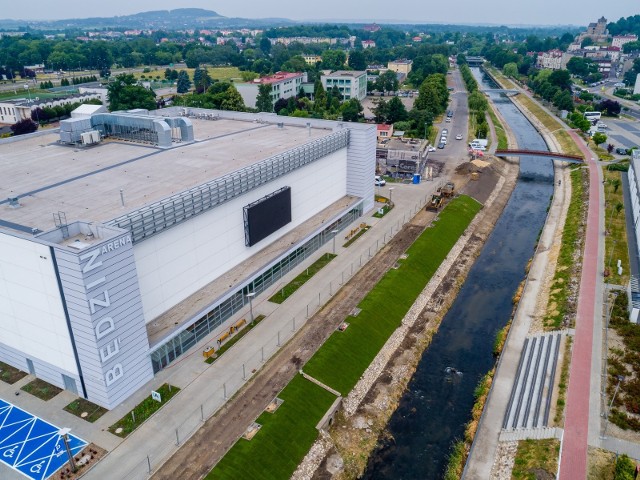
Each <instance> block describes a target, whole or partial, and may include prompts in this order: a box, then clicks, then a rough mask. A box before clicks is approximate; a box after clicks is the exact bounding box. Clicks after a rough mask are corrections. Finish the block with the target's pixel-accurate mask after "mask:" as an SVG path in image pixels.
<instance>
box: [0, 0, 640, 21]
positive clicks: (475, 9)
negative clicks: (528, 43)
mask: <svg viewBox="0 0 640 480" xmlns="http://www.w3.org/2000/svg"><path fill="white" fill-rule="evenodd" d="M2 3H3V4H4V5H2V13H1V15H2V17H3V18H10V19H23V20H49V19H62V18H87V17H111V16H117V15H129V14H132V13H139V12H144V11H149V10H172V9H175V8H184V7H193V8H205V9H207V10H214V11H216V12H217V13H218V14H220V15H223V16H225V17H242V18H266V17H271V18H273V17H279V18H288V19H291V20H311V21H321V20H327V19H329V20H331V21H340V20H344V21H347V20H349V21H358V22H360V21H362V22H370V21H376V22H379V23H384V22H387V23H391V22H393V21H405V22H409V23H451V24H487V23H488V24H501V25H584V26H586V25H587V24H588V23H590V22H594V21H596V20H597V19H598V18H600V17H601V16H603V15H604V16H605V17H606V18H607V19H608V20H609V21H616V20H618V19H619V18H620V17H628V16H630V15H636V14H640V2H639V1H638V0H612V1H611V0H609V1H606V0H481V1H479V0H454V1H449V0H403V1H402V2H400V3H399V4H395V3H394V2H389V1H388V0H385V1H383V0H361V1H352V2H345V1H344V0H321V1H309V0H306V1H305V0H276V1H271V2H269V1H264V0H244V1H238V0H218V1H216V2H214V1H211V0H209V1H208V0H187V1H186V2H181V1H180V0H134V1H132V0H109V1H107V2H94V1H86V0H82V1H79V0H30V1H28V2H21V1H12V0H3V1H2ZM394 6H397V8H393V7H394Z"/></svg>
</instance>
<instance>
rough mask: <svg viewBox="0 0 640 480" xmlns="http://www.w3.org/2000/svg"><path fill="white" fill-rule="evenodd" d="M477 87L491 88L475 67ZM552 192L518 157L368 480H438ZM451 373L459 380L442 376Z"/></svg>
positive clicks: (542, 163)
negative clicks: (496, 214)
mask: <svg viewBox="0 0 640 480" xmlns="http://www.w3.org/2000/svg"><path fill="white" fill-rule="evenodd" d="M472 70H473V72H474V75H475V76H476V79H477V80H478V83H479V84H481V85H482V86H483V87H486V88H495V86H494V85H493V84H492V82H491V80H490V79H488V78H485V77H484V75H482V74H481V72H480V71H479V69H472ZM491 98H492V100H493V102H494V103H495V105H496V106H497V108H498V110H499V111H500V113H501V114H502V117H503V118H504V119H505V121H506V122H507V124H508V125H509V127H510V128H511V130H512V132H513V134H514V136H515V138H516V139H517V142H518V145H519V147H521V148H525V149H532V150H547V147H546V144H545V143H544V140H543V139H542V137H541V136H540V134H539V133H538V132H537V131H536V130H535V128H534V127H533V126H532V125H531V124H530V123H529V121H528V120H527V119H526V117H525V116H524V115H522V113H520V111H519V110H518V109H517V108H516V107H515V106H514V105H513V103H511V101H510V100H508V99H507V98H506V97H504V96H500V94H493V93H492V94H491ZM552 193H553V166H552V163H551V160H549V159H542V158H534V157H521V159H520V176H519V178H518V182H517V184H516V187H515V189H514V190H513V193H512V195H511V198H510V199H509V201H508V203H507V205H506V206H505V209H504V211H503V213H502V215H501V216H500V219H499V220H498V222H497V224H496V226H495V229H494V231H493V232H492V234H491V235H490V236H489V238H488V239H487V243H486V244H485V246H484V247H483V249H482V251H481V254H480V256H479V257H478V259H477V260H476V263H475V264H474V265H473V267H472V268H471V270H470V272H469V275H468V277H467V279H466V281H465V283H464V285H463V286H462V288H461V290H460V292H459V294H458V296H457V298H456V300H455V302H454V303H453V305H452V306H451V308H450V310H449V312H448V313H447V314H446V315H445V317H444V319H443V320H442V323H441V325H440V329H439V330H438V333H437V334H436V335H435V336H434V338H433V341H432V343H431V345H430V346H429V348H428V349H427V350H426V351H425V353H424V355H423V356H422V359H421V360H420V363H419V365H418V367H417V370H416V372H415V374H414V376H413V378H412V379H411V381H410V383H409V386H408V389H407V392H405V394H404V396H403V398H402V399H401V401H400V405H399V407H398V409H397V410H396V411H395V412H394V414H393V415H392V417H391V420H390V422H389V424H388V427H387V433H389V434H390V435H389V436H388V437H389V438H391V439H392V440H388V441H386V442H385V443H384V444H382V445H381V446H380V447H379V448H378V450H377V451H376V452H374V454H373V455H372V457H371V458H370V459H369V464H368V466H367V470H366V472H365V474H364V476H363V478H365V479H369V480H381V479H389V480H413V479H415V480H427V479H438V478H442V476H443V474H444V469H445V468H446V464H447V458H448V455H449V453H450V450H451V446H452V444H453V443H454V442H455V441H457V440H459V439H461V438H462V437H463V434H464V428H465V424H466V423H467V422H468V421H469V420H470V419H471V408H472V406H473V402H474V398H473V392H474V389H475V387H476V385H477V384H478V382H479V380H480V379H481V378H482V376H483V375H484V374H486V373H487V372H488V371H489V370H490V369H491V368H492V367H493V365H494V363H495V358H494V357H493V355H492V350H493V342H494V339H495V335H496V332H497V331H498V330H499V329H501V328H502V327H503V326H504V325H505V324H506V323H507V321H508V319H509V316H510V314H511V311H512V308H513V304H512V297H513V294H514V293H515V291H516V289H517V287H518V284H519V283H520V282H521V281H522V280H523V278H524V275H525V267H526V264H527V262H528V261H529V259H530V258H531V256H532V254H533V252H534V248H535V243H536V239H537V238H538V234H539V232H540V231H541V229H542V226H543V225H544V221H545V218H546V215H547V207H548V206H549V202H550V199H551V195H552ZM447 367H454V368H455V369H457V370H459V371H460V372H462V375H456V374H447V373H446V372H445V369H446V368H447Z"/></svg>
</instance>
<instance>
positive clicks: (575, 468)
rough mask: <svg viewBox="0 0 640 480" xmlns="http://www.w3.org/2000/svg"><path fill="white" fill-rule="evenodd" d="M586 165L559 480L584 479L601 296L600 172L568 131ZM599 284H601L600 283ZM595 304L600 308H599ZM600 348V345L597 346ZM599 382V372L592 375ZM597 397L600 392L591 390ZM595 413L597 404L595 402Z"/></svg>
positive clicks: (584, 148)
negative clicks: (583, 226)
mask: <svg viewBox="0 0 640 480" xmlns="http://www.w3.org/2000/svg"><path fill="white" fill-rule="evenodd" d="M569 134H570V135H571V136H572V137H573V139H574V140H575V142H576V144H577V145H578V146H579V147H580V150H581V151H582V153H583V154H584V155H585V158H587V159H588V160H587V164H588V165H589V206H588V210H587V231H586V235H585V246H584V256H583V261H582V276H581V279H580V290H579V300H578V312H577V316H576V334H575V337H574V346H573V352H572V355H571V367H570V370H569V388H568V391H567V403H566V412H565V415H566V416H565V426H564V431H565V433H564V438H563V442H562V450H561V452H560V467H559V470H560V471H559V478H560V480H576V479H583V478H586V477H587V443H588V438H589V423H590V421H589V420H590V418H589V417H590V415H589V413H590V408H589V407H590V398H591V391H592V389H591V387H592V385H591V376H592V375H591V367H592V356H595V357H599V355H598V354H596V355H593V349H594V348H595V346H596V345H595V344H594V316H596V315H598V316H601V313H602V308H601V306H602V294H600V295H598V290H600V291H601V289H602V287H601V286H600V288H597V283H598V279H599V278H601V273H602V272H601V268H600V265H601V261H600V259H601V256H600V255H599V251H600V249H601V245H600V244H601V243H603V242H602V241H601V240H602V239H603V231H602V229H601V222H600V219H601V213H602V212H601V190H602V171H601V169H600V167H599V165H598V164H597V163H596V161H595V160H594V159H593V158H592V154H591V152H590V151H589V149H588V148H587V147H586V146H585V145H584V142H583V141H582V139H581V138H580V137H579V136H578V134H577V133H576V132H573V131H569ZM600 283H601V282H600ZM598 303H599V304H600V309H598V308H597V307H598ZM599 345H600V344H599ZM594 373H595V374H596V376H598V379H599V375H598V373H599V370H597V371H596V372H594ZM593 390H594V391H595V395H596V397H598V396H599V389H596V388H594V389H593ZM597 405H598V406H597V410H598V411H599V405H600V401H599V398H598V399H597Z"/></svg>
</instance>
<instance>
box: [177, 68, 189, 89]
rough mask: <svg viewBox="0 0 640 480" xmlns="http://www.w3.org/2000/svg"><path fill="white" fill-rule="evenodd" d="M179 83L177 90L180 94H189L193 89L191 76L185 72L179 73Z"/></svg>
mask: <svg viewBox="0 0 640 480" xmlns="http://www.w3.org/2000/svg"><path fill="white" fill-rule="evenodd" d="M177 83H178V85H177V86H176V90H177V92H178V93H187V92H188V91H189V89H190V88H191V80H189V74H188V73H187V72H186V71H185V70H180V73H178V82H177Z"/></svg>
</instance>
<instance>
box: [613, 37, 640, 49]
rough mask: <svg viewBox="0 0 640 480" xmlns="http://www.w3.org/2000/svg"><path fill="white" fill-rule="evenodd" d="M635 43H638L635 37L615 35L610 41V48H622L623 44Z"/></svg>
mask: <svg viewBox="0 0 640 480" xmlns="http://www.w3.org/2000/svg"><path fill="white" fill-rule="evenodd" d="M637 41H638V36H637V35H616V36H615V37H613V39H612V40H611V46H612V47H618V48H622V46H623V45H624V44H625V43H629V42H637Z"/></svg>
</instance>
